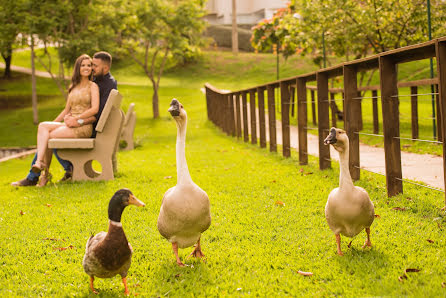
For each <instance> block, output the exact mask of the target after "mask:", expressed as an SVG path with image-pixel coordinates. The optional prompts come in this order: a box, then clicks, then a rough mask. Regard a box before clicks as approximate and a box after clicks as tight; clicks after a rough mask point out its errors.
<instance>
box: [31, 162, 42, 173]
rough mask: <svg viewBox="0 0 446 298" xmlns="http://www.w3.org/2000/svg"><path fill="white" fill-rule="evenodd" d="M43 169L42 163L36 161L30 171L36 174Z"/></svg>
mask: <svg viewBox="0 0 446 298" xmlns="http://www.w3.org/2000/svg"><path fill="white" fill-rule="evenodd" d="M44 169H45V164H44V163H43V162H41V161H38V160H37V161H36V163H35V164H33V165H32V167H31V171H33V172H34V173H36V174H38V173H40V172H42V171H43V170H44Z"/></svg>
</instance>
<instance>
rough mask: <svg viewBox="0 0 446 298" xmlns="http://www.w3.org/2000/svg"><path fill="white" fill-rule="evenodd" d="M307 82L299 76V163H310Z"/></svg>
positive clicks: (297, 81) (297, 82)
mask: <svg viewBox="0 0 446 298" xmlns="http://www.w3.org/2000/svg"><path fill="white" fill-rule="evenodd" d="M306 84H307V82H306V81H305V80H304V79H301V78H297V80H296V85H297V129H298V131H299V135H298V137H299V164H301V165H306V164H308V144H307V129H306V128H307V86H306Z"/></svg>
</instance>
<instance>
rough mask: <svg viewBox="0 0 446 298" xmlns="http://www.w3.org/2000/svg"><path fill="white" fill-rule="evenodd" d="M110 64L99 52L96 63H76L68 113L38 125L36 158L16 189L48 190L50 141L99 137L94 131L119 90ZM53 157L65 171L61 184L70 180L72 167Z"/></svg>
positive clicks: (85, 58)
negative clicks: (27, 187)
mask: <svg viewBox="0 0 446 298" xmlns="http://www.w3.org/2000/svg"><path fill="white" fill-rule="evenodd" d="M111 63H112V57H111V55H110V54H109V53H107V52H97V53H96V54H94V55H93V59H91V58H90V56H88V55H86V54H83V55H81V56H80V57H78V58H77V59H76V62H75V64H74V71H73V76H72V78H71V85H70V88H69V89H68V98H67V102H66V106H65V109H64V110H63V111H62V112H61V113H60V114H59V115H58V116H57V117H56V119H54V121H45V122H41V123H39V128H38V130H37V154H36V155H35V156H34V160H33V161H32V164H31V170H30V171H29V174H28V176H27V177H26V178H25V179H22V180H20V181H16V182H13V183H12V185H13V186H35V185H37V186H45V185H46V184H47V183H48V181H49V180H50V179H51V174H50V173H49V167H50V164H51V159H52V154H53V150H51V149H49V148H48V141H49V139H53V138H90V137H95V136H96V134H95V130H94V129H95V127H96V124H97V120H98V119H99V117H100V116H101V113H102V110H103V109H104V106H105V103H106V101H107V99H108V96H109V94H110V91H111V90H112V89H117V83H116V80H115V79H114V78H113V76H112V75H111V74H110V67H111ZM62 121H63V122H62ZM54 155H56V157H57V159H58V160H59V162H60V164H61V165H62V166H63V167H64V169H65V175H64V177H63V178H62V179H61V180H60V181H65V180H70V179H71V177H72V173H73V165H72V164H71V163H70V162H69V161H67V160H63V159H61V158H60V157H59V156H58V155H57V150H54ZM41 173H42V175H41ZM39 176H40V180H39Z"/></svg>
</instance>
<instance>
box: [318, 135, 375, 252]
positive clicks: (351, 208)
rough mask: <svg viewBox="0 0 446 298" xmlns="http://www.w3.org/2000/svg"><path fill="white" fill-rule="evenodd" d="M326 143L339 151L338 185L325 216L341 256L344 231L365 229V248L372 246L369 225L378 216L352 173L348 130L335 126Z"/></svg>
mask: <svg viewBox="0 0 446 298" xmlns="http://www.w3.org/2000/svg"><path fill="white" fill-rule="evenodd" d="M324 144H325V145H330V144H331V145H332V146H333V147H334V148H335V149H336V151H338V152H339V164H340V175H339V187H337V188H335V189H333V190H332V191H331V192H330V194H329V196H328V200H327V204H326V205H325V218H326V219H327V223H328V226H329V227H330V229H331V230H332V231H333V233H334V234H335V236H336V244H337V250H338V254H339V255H341V256H342V255H343V253H342V250H341V236H340V235H341V234H342V235H344V236H347V237H354V236H356V235H358V234H359V233H360V232H361V231H362V230H364V229H365V231H366V233H367V240H366V242H365V244H364V246H363V248H364V247H366V246H372V243H371V242H370V226H371V225H372V223H373V220H374V219H375V209H374V206H373V203H372V201H371V200H370V197H369V195H368V193H367V191H365V190H364V189H363V188H361V187H359V186H355V185H354V184H353V181H352V178H351V176H350V170H349V140H348V136H347V133H346V132H345V131H344V130H342V129H338V128H335V127H332V128H331V129H330V134H329V135H328V136H327V138H326V139H325V140H324Z"/></svg>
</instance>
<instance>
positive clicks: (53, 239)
mask: <svg viewBox="0 0 446 298" xmlns="http://www.w3.org/2000/svg"><path fill="white" fill-rule="evenodd" d="M42 240H51V241H65V239H57V238H48V237H47V238H43V239H42Z"/></svg>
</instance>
